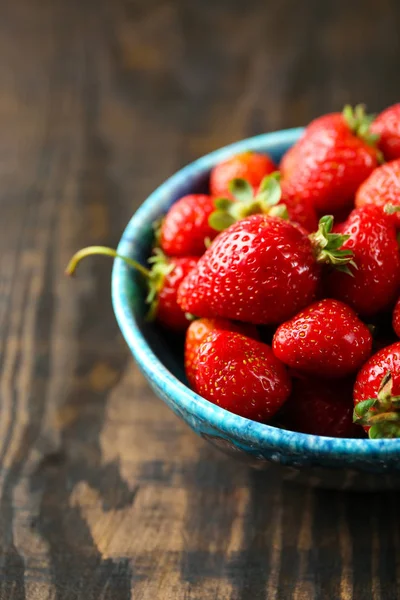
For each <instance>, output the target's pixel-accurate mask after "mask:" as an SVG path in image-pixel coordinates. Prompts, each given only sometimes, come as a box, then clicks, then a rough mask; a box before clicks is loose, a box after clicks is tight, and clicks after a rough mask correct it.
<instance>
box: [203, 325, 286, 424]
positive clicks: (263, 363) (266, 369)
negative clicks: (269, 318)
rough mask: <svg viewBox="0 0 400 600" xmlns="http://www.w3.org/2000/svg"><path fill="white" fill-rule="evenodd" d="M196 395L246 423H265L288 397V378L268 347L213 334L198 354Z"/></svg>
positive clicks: (230, 335)
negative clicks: (247, 420) (239, 417)
mask: <svg viewBox="0 0 400 600" xmlns="http://www.w3.org/2000/svg"><path fill="white" fill-rule="evenodd" d="M195 387H196V391H197V392H198V393H199V394H200V395H201V396H203V397H204V398H206V400H209V401H210V402H213V403H214V404H217V405H218V406H220V407H221V408H225V409H226V410H229V411H230V412H233V413H235V414H237V415H240V416H242V417H246V418H247V419H253V420H254V421H267V420H268V419H269V418H270V417H272V415H273V414H274V413H276V412H277V410H278V409H279V408H280V407H281V406H282V404H283V403H284V402H285V400H286V399H287V397H288V396H289V394H290V388H291V383H290V378H289V375H288V374H287V372H286V369H285V367H284V365H283V364H282V363H280V362H279V360H278V359H277V358H276V357H275V356H274V354H273V352H272V350H271V348H270V346H267V344H263V343H262V342H258V341H255V340H252V339H250V338H248V337H246V336H244V335H241V334H240V333H234V332H231V331H213V332H212V333H210V334H208V335H207V337H206V338H205V340H204V342H203V343H202V344H201V346H200V347H199V350H198V363H197V371H196V383H195Z"/></svg>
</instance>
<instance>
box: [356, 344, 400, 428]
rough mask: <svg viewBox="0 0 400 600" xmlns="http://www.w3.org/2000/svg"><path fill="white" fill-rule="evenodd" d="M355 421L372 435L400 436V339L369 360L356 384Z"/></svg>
mask: <svg viewBox="0 0 400 600" xmlns="http://www.w3.org/2000/svg"><path fill="white" fill-rule="evenodd" d="M353 399H354V422H356V423H358V424H359V425H362V426H363V427H364V429H365V431H368V434H369V437H370V438H395V437H396V438H397V437H400V342H396V343H395V344H392V345H391V346H388V347H386V348H383V349H382V350H380V351H379V352H377V353H376V354H374V355H373V356H371V358H370V359H369V360H368V362H366V363H365V365H364V366H363V368H362V369H361V371H360V372H359V374H358V376H357V380H356V383H355V386H354V393H353Z"/></svg>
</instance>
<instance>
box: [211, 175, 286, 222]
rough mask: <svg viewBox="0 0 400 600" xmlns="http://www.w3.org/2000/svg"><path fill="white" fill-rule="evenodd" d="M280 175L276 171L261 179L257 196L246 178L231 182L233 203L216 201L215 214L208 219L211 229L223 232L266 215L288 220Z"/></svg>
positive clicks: (221, 199) (231, 201) (226, 199)
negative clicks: (283, 201)
mask: <svg viewBox="0 0 400 600" xmlns="http://www.w3.org/2000/svg"><path fill="white" fill-rule="evenodd" d="M279 182H280V173H279V172H278V171H276V172H275V173H271V175H267V176H266V177H264V179H263V180H262V182H261V184H260V187H259V189H258V191H257V193H256V194H254V191H253V188H252V187H251V185H250V184H249V182H248V181H246V180H245V179H239V178H236V179H232V181H230V183H229V191H230V192H231V194H232V196H233V197H234V199H235V200H230V199H229V198H217V199H216V200H215V211H214V212H213V213H211V215H210V217H209V221H208V222H209V224H210V226H211V227H212V228H213V229H215V230H216V231H223V230H224V229H226V228H227V227H229V226H230V225H232V224H233V223H236V222H237V221H240V220H241V219H244V218H246V217H249V216H250V215H258V214H266V215H270V216H273V217H281V218H283V219H288V217H289V216H288V212H287V208H286V206H285V204H279V202H280V199H281V186H280V183H279Z"/></svg>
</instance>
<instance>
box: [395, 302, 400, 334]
mask: <svg viewBox="0 0 400 600" xmlns="http://www.w3.org/2000/svg"><path fill="white" fill-rule="evenodd" d="M393 329H394V331H395V334H396V335H397V337H399V338H400V298H399V299H398V300H397V302H396V306H395V307H394V311H393Z"/></svg>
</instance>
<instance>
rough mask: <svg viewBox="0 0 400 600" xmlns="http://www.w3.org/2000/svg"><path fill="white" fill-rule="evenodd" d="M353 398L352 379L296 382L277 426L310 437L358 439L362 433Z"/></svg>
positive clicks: (277, 419) (303, 379)
mask: <svg viewBox="0 0 400 600" xmlns="http://www.w3.org/2000/svg"><path fill="white" fill-rule="evenodd" d="M352 395H353V379H349V378H346V379H343V380H340V379H335V380H333V381H329V380H327V379H323V380H319V379H315V378H314V377H313V378H300V379H295V380H293V390H292V393H291V395H290V397H289V399H288V400H287V401H286V402H285V404H284V405H283V407H282V408H281V410H280V411H279V413H278V414H277V415H276V424H277V425H279V427H283V428H284V429H290V430H291V431H299V432H300V433H309V434H311V435H325V436H329V437H341V438H359V437H361V436H362V430H361V429H360V427H358V426H357V425H355V424H354V423H353V399H352Z"/></svg>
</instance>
